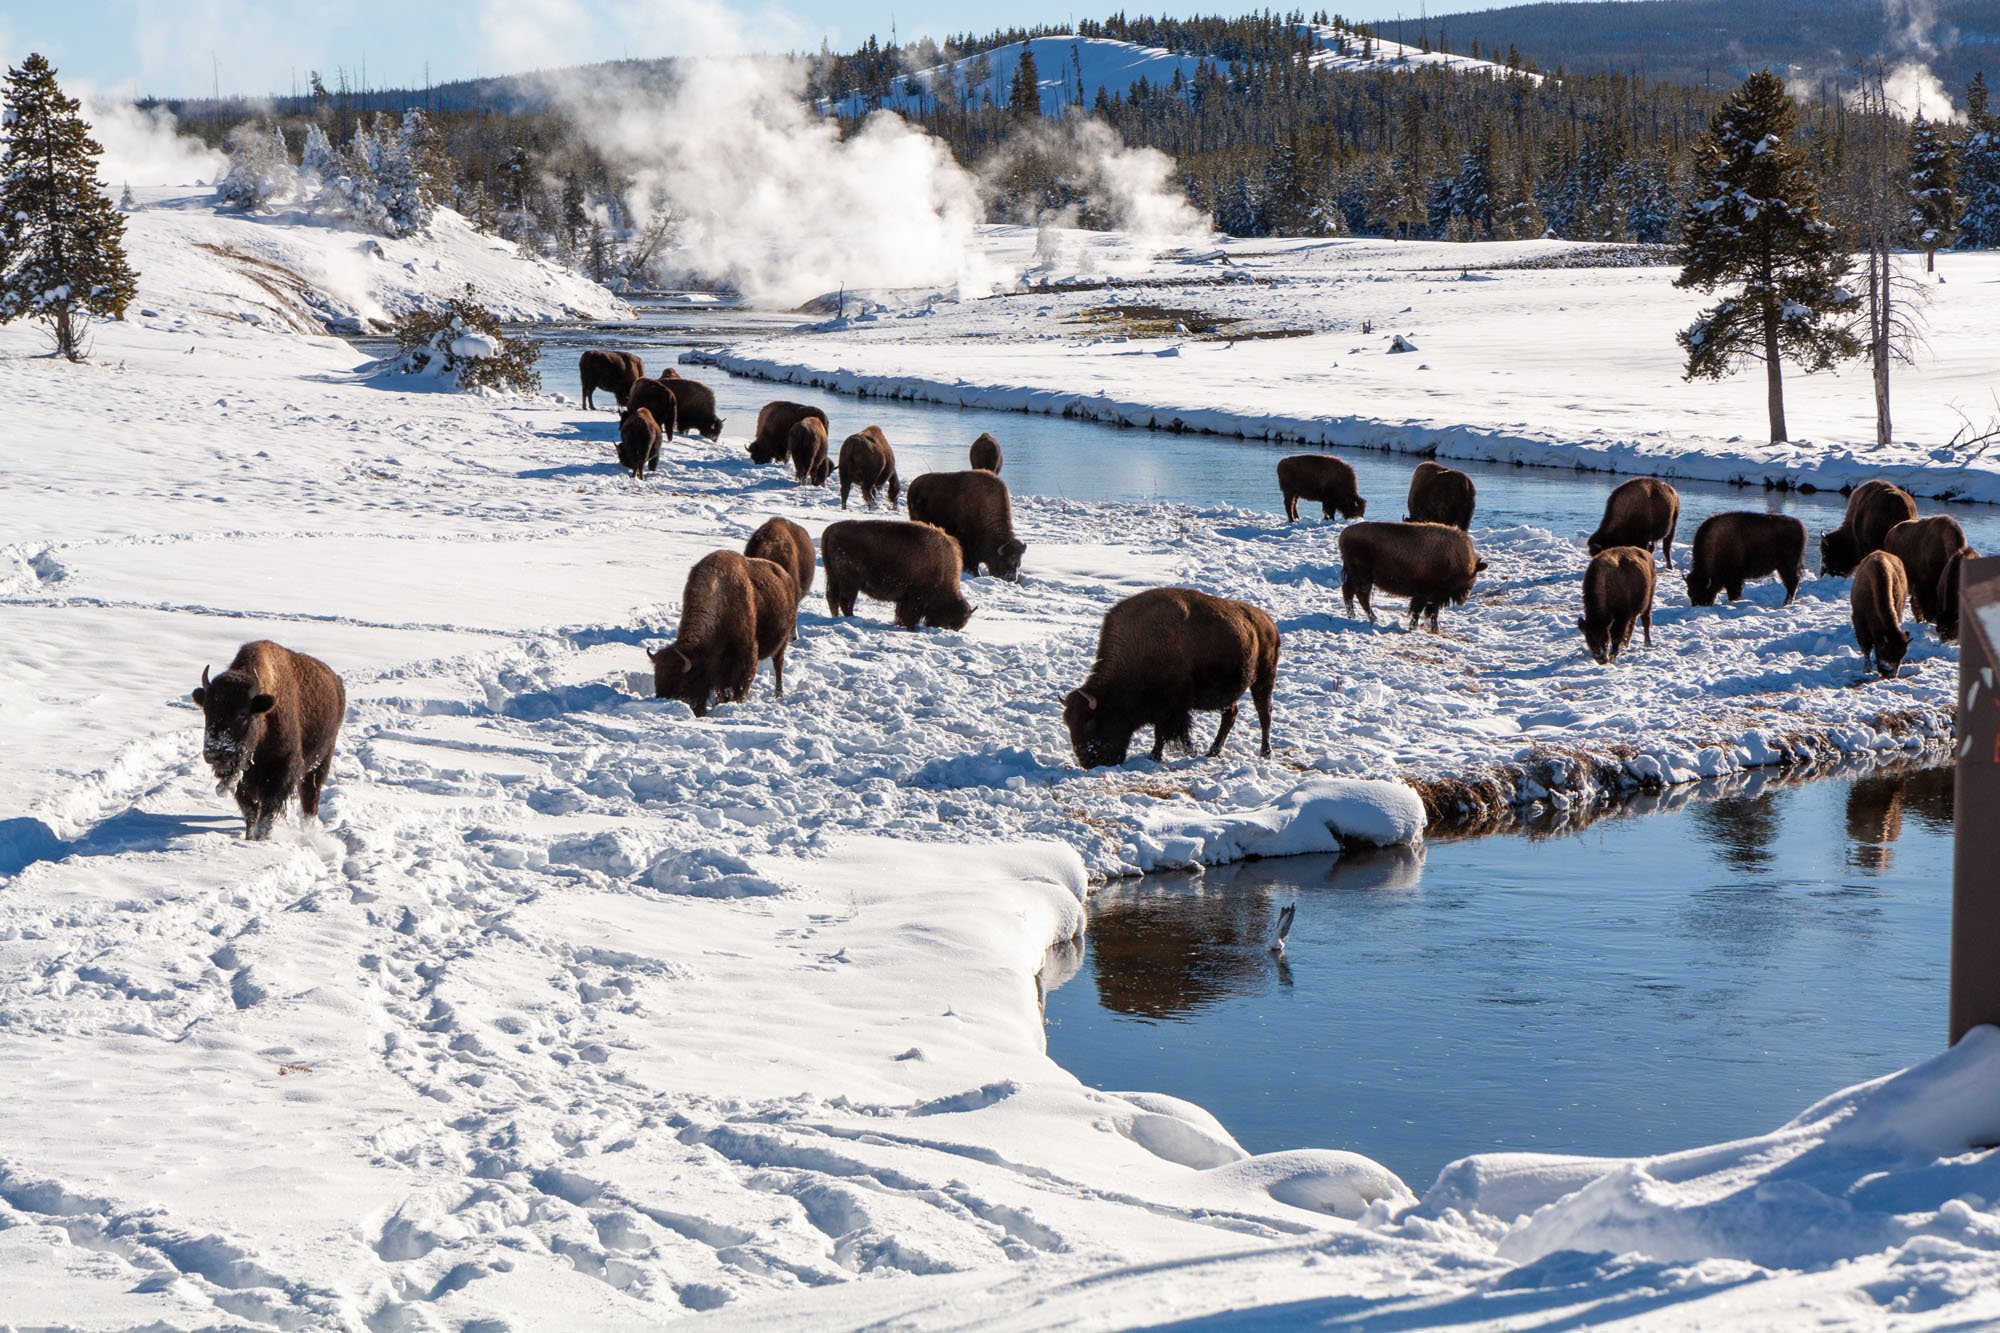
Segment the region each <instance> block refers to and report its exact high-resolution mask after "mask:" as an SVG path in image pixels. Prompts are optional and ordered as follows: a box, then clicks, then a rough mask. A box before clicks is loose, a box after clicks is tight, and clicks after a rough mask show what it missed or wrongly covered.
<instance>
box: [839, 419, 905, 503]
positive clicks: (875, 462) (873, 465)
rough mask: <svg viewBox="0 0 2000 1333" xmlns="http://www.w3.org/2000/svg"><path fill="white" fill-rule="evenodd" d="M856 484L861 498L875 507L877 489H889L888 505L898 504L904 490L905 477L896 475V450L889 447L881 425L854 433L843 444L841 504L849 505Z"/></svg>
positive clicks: (841, 451)
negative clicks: (901, 477) (850, 495)
mask: <svg viewBox="0 0 2000 1333" xmlns="http://www.w3.org/2000/svg"><path fill="white" fill-rule="evenodd" d="M856 486H859V487H860V488H861V498H862V499H863V500H866V501H867V502H868V507H869V508H870V509H873V508H874V507H875V492H876V491H877V490H878V489H879V488H881V487H884V486H886V487H888V488H889V508H891V509H894V508H895V507H896V498H897V497H898V496H900V495H901V494H902V493H903V483H902V480H901V479H900V478H899V477H897V476H896V451H895V450H894V449H891V448H890V447H889V437H888V436H886V435H884V434H883V433H882V428H881V427H880V426H868V427H866V428H864V429H862V430H858V431H856V432H854V434H852V435H850V436H848V437H847V438H846V439H845V440H843V441H842V442H841V445H840V507H841V508H842V509H845V508H847V493H848V492H849V491H851V490H852V489H854V488H855V487H856Z"/></svg>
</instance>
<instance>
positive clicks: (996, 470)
mask: <svg viewBox="0 0 2000 1333" xmlns="http://www.w3.org/2000/svg"><path fill="white" fill-rule="evenodd" d="M967 457H968V458H969V460H970V461H971V463H972V466H973V467H975V468H977V469H978V470H979V471H981V472H991V473H992V474H993V475H994V476H996V477H997V476H999V475H1000V441H998V440H996V439H994V438H993V437H992V436H991V435H989V434H987V433H986V432H985V431H981V432H979V438H978V439H976V440H974V441H973V442H972V448H971V449H970V450H969V451H968V454H967Z"/></svg>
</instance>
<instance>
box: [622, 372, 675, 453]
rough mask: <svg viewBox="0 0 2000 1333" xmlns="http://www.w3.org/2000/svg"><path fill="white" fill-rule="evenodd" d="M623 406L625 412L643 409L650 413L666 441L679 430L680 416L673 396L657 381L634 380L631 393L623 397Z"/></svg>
mask: <svg viewBox="0 0 2000 1333" xmlns="http://www.w3.org/2000/svg"><path fill="white" fill-rule="evenodd" d="M625 405H626V410H627V411H636V410H638V409H640V408H644V409H645V410H646V411H648V412H650V413H652V415H653V420H654V421H655V422H656V423H658V425H659V427H660V434H661V435H662V436H663V437H665V438H666V439H668V440H671V439H673V438H674V435H675V433H676V432H677V431H679V430H680V415H679V412H678V410H677V409H676V408H675V406H674V396H673V394H671V393H669V392H667V390H666V388H665V387H664V386H662V385H661V383H660V382H659V381H658V380H649V379H637V380H634V381H633V382H632V391H631V392H630V393H628V394H626V395H625Z"/></svg>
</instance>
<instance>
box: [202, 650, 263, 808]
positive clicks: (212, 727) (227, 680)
mask: <svg viewBox="0 0 2000 1333" xmlns="http://www.w3.org/2000/svg"><path fill="white" fill-rule="evenodd" d="M188 697H189V698H190V699H193V700H194V701H195V703H196V704H197V705H199V706H200V708H201V712H202V722H203V731H202V738H201V757H202V758H203V759H204V760H206V761H207V762H208V766H209V768H210V769H211V770H212V771H213V772H214V773H215V779H216V790H217V791H219V792H221V791H227V790H228V789H229V787H231V786H232V785H233V784H234V783H235V781H236V778H237V776H238V775H239V774H241V773H242V772H243V770H244V769H246V768H248V767H249V766H250V756H251V755H253V754H255V753H256V752H257V745H258V742H260V741H261V740H263V738H264V715H265V714H267V713H269V712H270V711H271V709H272V708H274V707H275V706H276V705H277V702H278V701H277V700H276V699H274V698H273V697H272V696H270V695H268V694H266V693H264V692H263V691H262V690H260V689H259V688H258V686H257V678H256V677H255V676H254V675H252V674H250V673H249V672H247V671H225V672H223V673H222V674H221V675H220V676H217V677H216V678H215V679H214V680H210V679H209V678H208V668H207V667H203V668H202V669H201V684H199V685H197V686H196V687H195V688H194V691H193V692H192V693H191V694H189V695H188Z"/></svg>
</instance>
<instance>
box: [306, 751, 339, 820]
mask: <svg viewBox="0 0 2000 1333" xmlns="http://www.w3.org/2000/svg"><path fill="white" fill-rule="evenodd" d="M332 772H333V755H332V754H331V753H329V754H328V755H327V757H326V758H324V759H322V760H320V761H319V762H318V763H317V764H314V765H313V766H312V767H311V768H310V769H308V770H307V771H306V776H305V780H304V781H303V782H301V783H299V811H300V813H301V814H303V815H304V816H305V817H306V818H308V819H318V818H319V794H320V792H321V790H322V789H324V788H325V786H326V779H327V776H328V775H329V774H331V773H332Z"/></svg>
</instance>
